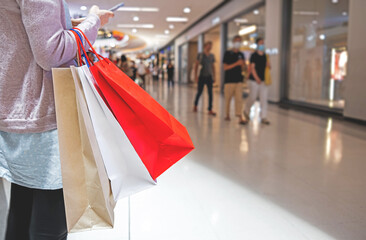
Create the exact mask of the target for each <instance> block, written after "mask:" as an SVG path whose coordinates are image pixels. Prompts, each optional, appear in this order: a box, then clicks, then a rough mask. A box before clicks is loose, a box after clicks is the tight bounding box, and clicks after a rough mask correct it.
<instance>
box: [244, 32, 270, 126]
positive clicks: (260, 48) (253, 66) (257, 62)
mask: <svg viewBox="0 0 366 240" xmlns="http://www.w3.org/2000/svg"><path fill="white" fill-rule="evenodd" d="M256 44H257V50H256V51H255V52H254V53H253V54H252V56H251V57H250V73H251V74H250V76H249V80H250V81H249V97H248V100H247V103H246V107H245V110H244V115H245V117H246V119H247V120H250V116H249V113H250V109H251V108H252V106H253V104H254V103H255V102H256V101H257V98H258V95H259V100H260V109H261V112H260V117H261V123H263V124H267V125H268V124H270V122H269V121H268V119H267V106H268V86H267V85H266V84H265V83H264V81H265V70H266V67H269V68H271V66H270V63H269V61H268V59H267V56H266V54H265V52H264V51H265V46H264V40H263V39H262V38H258V39H257V40H256Z"/></svg>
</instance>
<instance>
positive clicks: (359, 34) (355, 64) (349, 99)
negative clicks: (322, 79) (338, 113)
mask: <svg viewBox="0 0 366 240" xmlns="http://www.w3.org/2000/svg"><path fill="white" fill-rule="evenodd" d="M365 9H366V1H365V0H350V7H349V23H348V40H347V41H348V43H347V45H348V56H349V59H348V66H347V67H348V72H347V82H346V94H345V109H344V116H346V117H349V118H354V119H359V120H365V121H366V71H365V69H366V44H365V39H366V27H365V22H366V14H365Z"/></svg>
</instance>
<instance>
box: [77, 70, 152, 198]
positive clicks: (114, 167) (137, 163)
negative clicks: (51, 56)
mask: <svg viewBox="0 0 366 240" xmlns="http://www.w3.org/2000/svg"><path fill="white" fill-rule="evenodd" d="M71 71H72V74H73V76H74V79H77V78H80V80H81V86H80V87H79V88H76V89H77V90H78V89H81V88H82V89H83V91H84V94H85V99H86V103H87V105H88V109H89V113H90V117H91V120H92V123H93V129H92V130H94V132H95V135H96V138H97V142H98V145H99V149H100V152H101V154H102V157H103V161H104V164H105V167H106V170H107V173H108V177H109V179H110V180H111V185H112V192H113V196H114V199H115V200H116V201H117V200H119V199H121V198H123V197H126V196H130V195H132V194H134V193H137V192H139V191H142V190H144V189H147V188H149V187H152V186H155V185H156V182H155V181H154V180H153V179H152V177H151V176H150V174H149V172H148V171H147V169H146V167H145V166H144V164H143V163H142V161H141V159H140V157H139V156H138V154H137V153H136V151H135V149H134V148H133V146H132V144H131V142H130V141H129V140H128V138H127V136H126V134H125V133H124V131H123V129H122V128H121V126H120V125H119V123H118V122H117V120H116V118H115V117H114V116H113V113H112V112H111V111H110V109H109V108H108V106H107V105H106V104H105V102H104V100H103V99H102V98H101V96H100V95H99V93H98V91H97V89H96V88H95V87H94V85H93V82H95V80H94V78H93V75H92V74H91V73H90V71H89V68H88V67H87V66H82V67H71Z"/></svg>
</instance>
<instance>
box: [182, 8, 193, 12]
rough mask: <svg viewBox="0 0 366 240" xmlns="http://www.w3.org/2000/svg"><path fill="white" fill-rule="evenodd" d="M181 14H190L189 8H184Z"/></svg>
mask: <svg viewBox="0 0 366 240" xmlns="http://www.w3.org/2000/svg"><path fill="white" fill-rule="evenodd" d="M183 12H184V13H190V12H191V9H190V8H189V7H185V8H184V9H183Z"/></svg>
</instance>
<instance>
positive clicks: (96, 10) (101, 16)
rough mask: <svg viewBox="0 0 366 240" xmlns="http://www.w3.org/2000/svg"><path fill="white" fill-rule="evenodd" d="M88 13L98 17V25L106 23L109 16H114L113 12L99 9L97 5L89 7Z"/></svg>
mask: <svg viewBox="0 0 366 240" xmlns="http://www.w3.org/2000/svg"><path fill="white" fill-rule="evenodd" d="M89 13H94V14H96V15H98V17H99V19H100V26H101V27H103V26H104V25H106V24H107V23H108V21H109V19H110V18H112V17H114V13H113V12H111V11H108V10H100V9H99V7H98V6H96V5H94V6H92V7H91V8H90V11H89Z"/></svg>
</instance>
